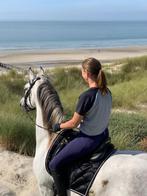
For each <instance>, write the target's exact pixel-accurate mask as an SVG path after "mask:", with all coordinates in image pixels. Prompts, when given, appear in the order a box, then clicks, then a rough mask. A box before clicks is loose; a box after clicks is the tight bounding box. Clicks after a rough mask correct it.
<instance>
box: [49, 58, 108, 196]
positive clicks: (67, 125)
mask: <svg viewBox="0 0 147 196" xmlns="http://www.w3.org/2000/svg"><path fill="white" fill-rule="evenodd" d="M82 77H83V79H84V80H85V82H86V83H87V84H88V87H89V89H88V90H86V91H85V92H83V93H82V94H81V95H80V97H79V100H78V103H77V107H76V111H75V113H74V115H73V117H72V118H71V120H69V121H67V122H63V123H61V124H59V123H57V124H54V125H53V131H54V132H58V131H60V129H72V128H75V127H77V126H78V125H79V134H78V136H77V137H76V138H75V139H73V140H72V141H71V142H69V143H68V144H67V145H66V146H65V147H64V148H63V149H62V150H61V151H60V152H59V153H58V154H57V155H56V156H55V157H54V158H53V159H52V160H51V162H50V163H49V168H50V170H51V173H52V176H53V179H54V181H55V186H56V189H57V193H58V195H59V196H65V195H67V194H66V183H65V182H64V176H63V175H62V173H63V168H66V167H69V166H70V165H71V164H73V162H76V161H77V160H78V159H81V158H83V157H85V156H87V155H89V154H90V153H92V152H93V151H94V150H95V149H96V148H97V147H98V146H99V145H100V143H102V142H103V141H104V140H105V139H107V138H108V136H109V133H108V123H109V117H110V113H111V108H112V96H111V92H110V90H109V89H108V88H107V82H106V78H105V74H104V72H103V71H102V66H101V64H100V62H99V61H98V60H97V59H95V58H88V59H86V60H84V61H83V63H82Z"/></svg>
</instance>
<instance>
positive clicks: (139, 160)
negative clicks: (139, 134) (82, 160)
mask: <svg viewBox="0 0 147 196" xmlns="http://www.w3.org/2000/svg"><path fill="white" fill-rule="evenodd" d="M146 165H147V153H143V152H137V151H117V152H116V153H115V154H114V155H112V156H111V157H110V158H109V159H108V160H107V161H106V162H105V163H104V164H103V166H102V167H101V169H100V171H99V173H98V174H97V176H96V178H95V181H94V183H93V185H92V187H91V189H90V191H91V193H94V195H97V196H114V195H117V196H140V195H141V196H147V167H146Z"/></svg>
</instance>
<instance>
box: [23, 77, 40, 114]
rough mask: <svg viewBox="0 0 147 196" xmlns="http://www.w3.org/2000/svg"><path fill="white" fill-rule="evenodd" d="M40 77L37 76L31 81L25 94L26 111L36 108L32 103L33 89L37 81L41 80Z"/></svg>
mask: <svg viewBox="0 0 147 196" xmlns="http://www.w3.org/2000/svg"><path fill="white" fill-rule="evenodd" d="M40 79H41V78H40V77H37V78H35V79H34V80H33V81H32V83H31V82H30V87H29V88H28V89H27V91H26V93H25V96H24V108H25V111H26V112H29V111H30V110H35V107H34V106H33V105H32V104H31V89H32V88H33V86H34V85H35V83H36V82H37V81H38V80H40ZM27 100H29V105H28V103H27Z"/></svg>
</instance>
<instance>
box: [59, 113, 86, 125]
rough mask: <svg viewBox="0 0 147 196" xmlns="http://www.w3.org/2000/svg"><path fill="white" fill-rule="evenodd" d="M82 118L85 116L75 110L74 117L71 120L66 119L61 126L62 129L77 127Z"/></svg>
mask: <svg viewBox="0 0 147 196" xmlns="http://www.w3.org/2000/svg"><path fill="white" fill-rule="evenodd" d="M82 119H83V116H81V115H80V114H78V113H77V112H75V113H74V115H73V117H72V118H71V119H70V120H69V121H66V122H64V123H61V124H60V128H61V129H72V128H75V127H77V126H78V125H79V124H80V122H81V120H82Z"/></svg>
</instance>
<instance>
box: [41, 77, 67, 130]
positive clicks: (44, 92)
mask: <svg viewBox="0 0 147 196" xmlns="http://www.w3.org/2000/svg"><path fill="white" fill-rule="evenodd" d="M37 96H38V101H39V103H40V105H41V107H42V115H43V121H44V124H45V126H47V128H48V130H50V129H51V128H52V125H53V124H55V123H60V122H62V120H63V107H62V104H61V101H60V98H59V96H58V93H57V91H56V90H55V88H54V87H53V85H52V84H51V82H50V81H49V78H48V77H44V78H43V82H42V83H41V84H40V85H39V87H38V91H37Z"/></svg>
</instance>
